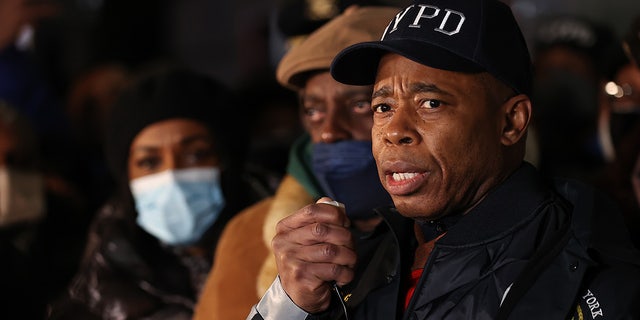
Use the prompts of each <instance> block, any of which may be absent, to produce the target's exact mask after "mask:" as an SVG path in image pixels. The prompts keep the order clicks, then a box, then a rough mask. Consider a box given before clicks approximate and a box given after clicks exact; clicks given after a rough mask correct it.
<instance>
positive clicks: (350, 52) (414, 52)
mask: <svg viewBox="0 0 640 320" xmlns="http://www.w3.org/2000/svg"><path fill="white" fill-rule="evenodd" d="M387 53H397V54H399V55H401V56H403V57H405V58H407V59H410V60H413V61H415V62H418V63H420V64H423V65H426V66H429V67H432V68H437V69H442V70H448V71H458V72H467V73H478V72H483V71H485V70H484V69H483V68H482V67H480V66H479V65H478V64H476V63H474V62H473V61H470V60H467V59H465V58H462V57H460V56H458V55H457V54H455V53H454V52H451V51H449V50H446V49H443V48H441V47H439V46H437V45H434V44H431V43H427V42H422V41H415V40H409V39H394V40H384V41H372V42H363V43H358V44H354V45H352V46H349V47H347V48H345V49H344V50H342V51H341V52H340V53H338V54H337V55H336V57H335V58H334V59H333V62H332V64H331V75H332V76H333V78H334V79H336V80H337V81H339V82H342V83H344V84H349V85H372V84H374V82H375V79H376V73H377V71H378V64H379V62H380V58H382V56H383V55H385V54H387Z"/></svg>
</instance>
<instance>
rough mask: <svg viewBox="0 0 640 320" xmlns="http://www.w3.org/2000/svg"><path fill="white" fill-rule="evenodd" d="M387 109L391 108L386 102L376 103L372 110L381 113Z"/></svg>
mask: <svg viewBox="0 0 640 320" xmlns="http://www.w3.org/2000/svg"><path fill="white" fill-rule="evenodd" d="M389 110H391V107H390V106H389V105H386V104H377V105H375V106H373V112H378V113H382V112H387V111H389Z"/></svg>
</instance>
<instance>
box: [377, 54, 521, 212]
mask: <svg viewBox="0 0 640 320" xmlns="http://www.w3.org/2000/svg"><path fill="white" fill-rule="evenodd" d="M486 78H488V76H486V75H483V74H462V73H457V72H450V71H444V70H439V69H434V68H430V67H427V66H424V65H421V64H418V63H416V62H413V61H411V60H408V59H406V58H404V57H402V56H399V55H396V54H387V55H386V56H384V57H383V58H382V59H381V61H380V64H379V67H378V73H377V77H376V83H375V86H374V88H373V100H372V103H371V104H372V109H373V110H374V117H373V118H374V124H373V129H372V140H373V154H374V157H375V158H376V162H377V164H378V173H379V175H380V179H381V181H382V184H383V186H384V187H385V189H386V190H387V191H388V192H389V193H390V194H391V197H392V198H393V202H394V204H395V206H396V208H397V209H398V211H399V212H400V213H401V214H402V215H404V216H407V217H413V218H424V219H435V218H438V217H441V216H444V215H447V214H449V213H451V212H465V211H467V210H468V209H470V208H471V207H473V206H474V205H475V204H476V203H477V202H478V201H479V200H480V199H481V198H482V197H483V196H484V195H485V193H486V192H487V191H488V190H489V189H490V188H491V187H492V186H494V185H495V184H496V183H497V179H498V177H499V176H500V175H501V174H502V171H503V170H504V169H503V168H504V157H503V152H504V151H503V147H502V145H501V135H502V132H503V127H504V118H505V116H504V115H503V114H502V112H501V111H500V110H502V108H501V107H500V105H501V102H503V101H505V100H506V99H507V98H509V97H508V96H506V97H501V98H497V97H496V96H497V95H499V94H497V93H490V92H488V90H487V88H488V87H489V85H487V84H483V81H484V80H485V79H486ZM492 92H493V91H492ZM499 99H500V100H499Z"/></svg>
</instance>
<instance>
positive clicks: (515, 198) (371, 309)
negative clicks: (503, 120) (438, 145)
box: [250, 164, 640, 320]
mask: <svg viewBox="0 0 640 320" xmlns="http://www.w3.org/2000/svg"><path fill="white" fill-rule="evenodd" d="M381 214H383V216H385V218H386V221H387V223H388V224H387V226H386V227H387V230H392V232H387V233H386V234H387V235H386V239H387V240H386V241H385V242H383V244H384V245H381V246H380V248H381V249H382V251H384V252H386V253H385V255H384V256H386V258H378V259H376V258H374V259H372V260H371V261H370V262H369V263H365V264H366V268H365V269H367V270H368V271H367V273H363V272H362V271H361V272H359V273H360V274H367V275H366V276H364V277H363V278H361V279H356V284H353V285H351V286H350V287H347V288H344V289H345V290H344V292H343V295H344V296H346V297H348V298H347V302H346V305H347V309H349V319H363V320H364V319H366V320H375V319H385V320H388V319H412V320H413V319H415V320H418V319H518V320H520V319H640V304H639V303H638V301H640V256H639V255H638V252H637V251H636V250H635V249H634V248H633V246H632V244H631V242H630V241H629V237H628V234H627V233H626V229H625V227H624V225H623V224H622V221H621V217H620V215H619V214H618V213H617V211H616V210H615V209H614V205H613V204H612V203H610V202H609V201H608V200H607V199H604V198H602V197H600V196H599V195H598V193H597V192H596V191H594V190H593V189H591V188H589V187H587V186H584V185H581V184H579V183H576V182H570V181H558V182H556V183H555V185H554V186H553V187H548V186H547V183H545V182H544V181H542V180H541V179H540V178H539V176H538V173H537V172H536V170H535V168H533V167H532V166H531V165H529V164H524V165H523V166H522V167H521V168H520V169H519V170H517V171H516V172H515V173H514V174H513V175H512V176H511V177H510V178H509V179H508V180H507V181H505V182H504V183H503V184H501V185H500V186H498V187H497V188H496V189H494V190H493V191H492V192H490V193H489V194H488V195H487V197H486V198H485V199H484V200H483V201H482V203H480V204H479V205H478V206H477V207H475V208H474V209H473V210H472V211H471V212H469V213H468V214H467V215H465V216H464V217H462V218H460V219H459V220H458V221H452V220H456V219H447V220H444V221H439V222H437V223H433V224H430V225H428V226H424V227H423V228H422V230H424V231H425V234H426V233H435V234H437V233H440V232H444V231H446V234H445V235H444V236H443V237H442V238H440V239H439V240H438V241H436V244H435V248H434V250H433V251H432V252H431V254H430V256H429V258H428V260H427V263H426V265H425V267H424V271H423V274H422V277H421V279H420V280H419V282H418V284H417V287H416V291H415V293H414V295H413V297H412V299H411V301H410V303H409V306H408V309H407V310H406V311H405V310H404V306H403V305H402V303H403V302H404V293H405V292H406V288H405V286H406V285H405V284H406V282H405V280H406V278H407V274H408V272H409V267H410V266H411V262H412V257H413V253H412V251H413V249H414V248H415V240H413V235H412V234H411V232H412V231H413V230H412V229H411V228H410V227H407V222H406V221H407V220H406V219H404V218H402V217H401V216H400V215H399V214H398V213H397V212H395V210H384V212H381ZM430 228H433V230H430ZM388 234H391V235H393V236H391V237H389V236H388ZM398 248H401V250H398ZM360 263H363V260H360ZM275 287H277V286H274V287H272V289H273V288H275ZM263 302H264V303H262V302H261V303H262V304H261V305H260V304H259V305H258V307H257V309H256V311H258V312H260V313H265V314H269V313H271V314H273V313H272V312H271V311H273V310H270V309H272V308H279V307H281V306H282V305H281V304H278V303H269V294H268V295H267V296H265V298H263ZM254 312H255V311H254ZM250 317H251V316H250ZM340 318H343V311H342V306H341V305H340V303H339V302H337V301H335V303H333V304H332V307H331V309H330V310H329V311H328V312H326V313H324V314H320V315H308V316H307V319H340ZM253 319H261V316H260V314H255V315H253ZM291 319H293V318H291ZM282 320H286V319H282Z"/></svg>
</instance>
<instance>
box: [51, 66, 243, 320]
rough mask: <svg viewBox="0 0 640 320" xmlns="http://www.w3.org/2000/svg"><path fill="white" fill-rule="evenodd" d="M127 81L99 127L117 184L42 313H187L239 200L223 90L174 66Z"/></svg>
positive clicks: (234, 136) (179, 316)
mask: <svg viewBox="0 0 640 320" xmlns="http://www.w3.org/2000/svg"><path fill="white" fill-rule="evenodd" d="M133 83H134V85H133V86H132V87H131V88H129V89H126V90H125V91H124V93H123V94H122V96H121V97H120V99H119V101H118V102H117V103H116V104H115V106H114V109H113V110H112V113H111V117H110V123H109V125H108V129H107V137H106V154H107V161H108V164H109V166H110V169H111V170H112V172H113V174H114V177H115V179H116V180H117V181H118V184H119V188H118V192H117V193H116V194H115V195H114V197H112V198H111V200H110V201H108V202H107V203H106V204H105V205H104V206H103V207H102V209H101V210H100V212H99V213H98V214H97V216H96V218H95V220H94V222H93V224H92V227H91V229H90V232H89V239H88V246H87V248H86V251H85V256H84V258H83V262H82V265H81V267H80V271H79V273H78V274H77V275H76V276H75V278H74V280H73V281H72V282H71V284H70V286H69V290H68V293H67V295H66V296H65V297H62V298H61V299H58V300H57V301H56V302H55V303H53V304H52V307H51V310H50V318H52V319H67V318H69V319H91V318H100V319H125V318H126V319H132V318H144V319H190V317H191V313H192V308H193V306H194V304H195V300H196V298H197V296H198V294H199V292H200V287H201V285H202V284H203V282H204V279H205V277H206V275H207V273H208V271H209V269H210V267H211V262H212V257H211V253H212V252H213V248H214V247H215V245H216V242H217V239H218V235H219V233H220V231H221V230H222V228H223V227H224V225H225V223H226V222H227V221H228V220H229V218H230V217H231V216H232V215H233V214H234V213H236V212H238V211H239V210H240V209H241V208H242V207H244V206H245V205H246V204H248V201H247V200H244V199H243V198H242V197H241V196H240V195H244V194H247V193H246V192H244V191H243V192H238V190H239V189H238V188H240V187H241V186H240V184H241V182H240V180H239V179H238V178H237V177H239V175H238V174H237V172H235V168H234V167H233V165H234V164H238V163H241V161H239V160H238V159H237V158H236V155H235V152H232V151H231V150H234V148H231V147H230V146H229V144H228V143H227V141H226V140H225V139H228V140H229V141H231V139H233V140H232V141H233V142H234V144H235V143H238V144H236V146H237V145H243V144H242V138H241V136H242V135H241V134H238V133H234V132H233V128H234V127H237V126H234V123H233V119H238V117H234V116H232V115H231V114H230V112H233V111H234V108H233V107H232V104H233V101H234V100H233V98H232V97H231V96H230V94H229V93H228V92H227V91H226V90H225V89H224V88H223V87H222V86H221V85H219V84H218V83H216V82H215V81H213V80H211V79H210V78H208V77H206V76H202V75H198V74H195V73H192V72H189V71H184V70H174V69H172V70H169V71H167V70H165V71H163V72H158V73H153V74H151V75H146V76H144V77H142V78H141V79H140V80H138V81H134V82H133ZM236 149H237V148H236Z"/></svg>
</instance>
